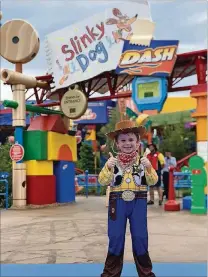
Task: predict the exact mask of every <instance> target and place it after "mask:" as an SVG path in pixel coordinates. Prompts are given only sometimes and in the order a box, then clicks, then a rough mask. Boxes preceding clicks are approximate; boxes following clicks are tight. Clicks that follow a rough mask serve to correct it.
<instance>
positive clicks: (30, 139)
mask: <svg viewBox="0 0 208 277" xmlns="http://www.w3.org/2000/svg"><path fill="white" fill-rule="evenodd" d="M23 142H24V149H25V155H24V160H25V161H28V160H47V132H45V131H25V132H24V140H23Z"/></svg>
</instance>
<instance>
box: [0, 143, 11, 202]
mask: <svg viewBox="0 0 208 277" xmlns="http://www.w3.org/2000/svg"><path fill="white" fill-rule="evenodd" d="M10 147H11V145H10V144H8V143H7V144H3V145H0V172H8V173H9V175H10V176H9V178H8V182H9V206H11V193H12V161H11V159H10V156H9V150H10ZM0 193H5V184H4V183H2V182H0ZM3 207H5V197H4V196H0V208H3Z"/></svg>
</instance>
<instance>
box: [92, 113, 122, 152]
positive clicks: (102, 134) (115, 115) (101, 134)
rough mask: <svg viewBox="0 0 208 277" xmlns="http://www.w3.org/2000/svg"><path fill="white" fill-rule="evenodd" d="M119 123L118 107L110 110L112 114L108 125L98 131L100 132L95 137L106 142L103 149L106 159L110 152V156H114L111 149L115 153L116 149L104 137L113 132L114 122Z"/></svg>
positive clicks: (110, 141)
mask: <svg viewBox="0 0 208 277" xmlns="http://www.w3.org/2000/svg"><path fill="white" fill-rule="evenodd" d="M118 121H120V113H119V109H118V107H116V108H114V109H112V113H111V118H110V120H109V123H108V124H106V125H105V126H103V127H102V128H101V129H100V132H98V134H97V136H98V139H99V138H101V139H104V140H106V146H107V147H106V149H105V152H104V155H105V156H106V157H108V156H109V155H108V153H109V152H112V154H113V155H114V154H115V153H114V152H113V149H114V151H116V149H115V148H116V147H115V145H113V142H112V140H109V139H108V138H107V137H106V133H109V132H111V131H114V130H115V125H116V122H118Z"/></svg>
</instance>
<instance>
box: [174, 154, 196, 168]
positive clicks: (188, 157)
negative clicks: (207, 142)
mask: <svg viewBox="0 0 208 277" xmlns="http://www.w3.org/2000/svg"><path fill="white" fill-rule="evenodd" d="M196 154H197V152H193V153H191V154H189V155H188V156H186V157H184V158H183V159H181V160H179V161H177V166H179V165H180V164H181V163H184V162H185V161H187V160H188V159H190V158H191V157H193V156H195V155H196Z"/></svg>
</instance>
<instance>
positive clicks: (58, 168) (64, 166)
mask: <svg viewBox="0 0 208 277" xmlns="http://www.w3.org/2000/svg"><path fill="white" fill-rule="evenodd" d="M54 175H55V176H56V202H57V203H70V202H74V201H75V182H74V178H75V164H74V163H73V162H68V161H58V162H54Z"/></svg>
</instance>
